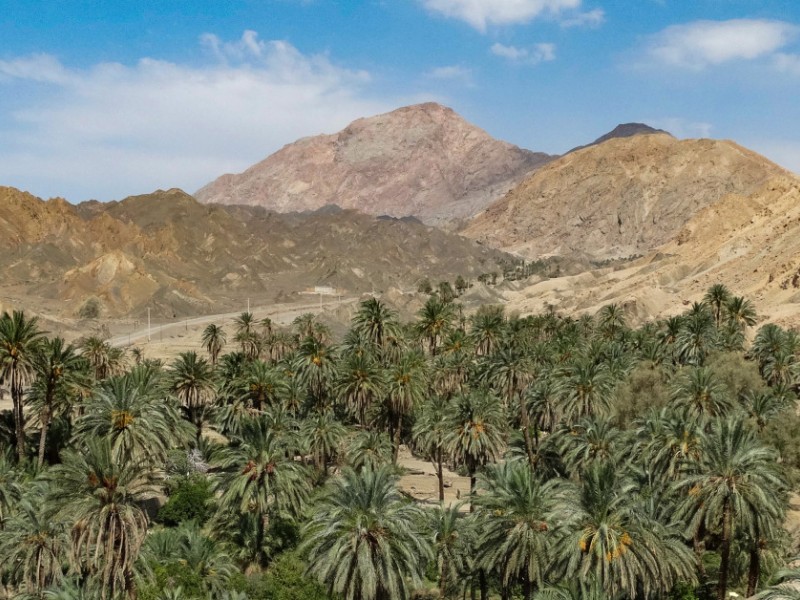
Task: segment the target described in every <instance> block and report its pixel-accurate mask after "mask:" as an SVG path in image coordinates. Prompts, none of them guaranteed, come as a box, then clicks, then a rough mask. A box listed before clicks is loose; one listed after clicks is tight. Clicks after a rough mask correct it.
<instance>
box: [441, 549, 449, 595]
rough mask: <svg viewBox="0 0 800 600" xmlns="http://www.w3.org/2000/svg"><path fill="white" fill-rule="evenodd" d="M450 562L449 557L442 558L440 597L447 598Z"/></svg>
mask: <svg viewBox="0 0 800 600" xmlns="http://www.w3.org/2000/svg"><path fill="white" fill-rule="evenodd" d="M448 570H449V569H448V564H447V559H446V558H442V569H441V571H440V572H439V597H440V598H447V571H448Z"/></svg>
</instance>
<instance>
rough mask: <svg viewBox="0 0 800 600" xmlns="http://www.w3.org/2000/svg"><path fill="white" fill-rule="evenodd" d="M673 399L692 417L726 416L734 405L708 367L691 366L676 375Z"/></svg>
mask: <svg viewBox="0 0 800 600" xmlns="http://www.w3.org/2000/svg"><path fill="white" fill-rule="evenodd" d="M672 400H673V403H674V406H676V407H677V408H680V409H682V410H685V411H686V412H687V414H688V415H691V416H692V417H705V418H709V417H724V416H725V415H727V414H728V413H729V412H730V411H731V410H732V409H733V406H734V405H733V402H732V401H731V399H730V398H729V397H728V395H727V394H726V390H725V388H724V387H723V385H722V383H721V382H720V381H719V380H718V379H717V377H716V375H715V374H714V372H713V371H712V370H711V369H709V368H708V367H695V368H691V369H689V370H688V371H687V372H686V373H685V374H684V375H682V376H679V377H676V378H675V381H674V383H673V386H672Z"/></svg>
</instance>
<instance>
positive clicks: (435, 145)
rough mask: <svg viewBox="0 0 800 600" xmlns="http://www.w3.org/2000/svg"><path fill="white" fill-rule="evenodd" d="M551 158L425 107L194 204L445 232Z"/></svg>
mask: <svg viewBox="0 0 800 600" xmlns="http://www.w3.org/2000/svg"><path fill="white" fill-rule="evenodd" d="M551 159H552V157H550V156H548V155H547V154H542V153H536V152H530V151H528V150H523V149H521V148H518V147H516V146H513V145H511V144H508V143H505V142H501V141H498V140H495V139H493V138H492V137H490V136H489V135H488V134H487V133H486V132H485V131H483V130H481V129H478V128H477V127H475V126H473V125H470V124H469V123H467V122H466V121H465V120H464V119H462V118H461V117H460V116H458V115H457V114H456V113H455V112H453V110H451V109H449V108H446V107H444V106H441V105H439V104H435V103H426V104H419V105H415V106H408V107H405V108H400V109H398V110H395V111H393V112H390V113H387V114H383V115H378V116H374V117H369V118H364V119H359V120H357V121H355V122H353V123H351V124H350V125H348V126H347V127H346V128H345V129H344V130H342V131H340V132H339V133H336V134H333V135H319V136H316V137H310V138H304V139H301V140H298V141H296V142H294V143H292V144H289V145H287V146H285V147H284V148H282V149H281V150H279V151H278V152H276V153H274V154H272V155H271V156H269V157H267V158H266V159H264V160H263V161H261V162H259V163H258V164H256V165H254V166H252V167H250V168H249V169H247V170H246V171H245V172H243V173H240V174H238V175H223V176H222V177H220V178H218V179H216V180H215V181H213V182H211V183H209V184H208V185H206V186H205V187H203V188H202V189H200V190H199V191H197V193H196V194H195V196H196V197H197V199H198V200H200V201H201V202H204V203H217V204H242V205H249V206H262V207H264V208H267V209H269V210H273V211H277V212H295V211H308V210H316V209H318V208H321V207H323V206H326V205H329V204H336V205H339V206H341V207H342V208H353V209H357V210H360V211H362V212H365V213H368V214H372V215H390V216H395V217H403V216H415V217H418V218H420V219H421V220H423V221H425V222H426V223H430V224H446V223H449V222H452V221H457V220H460V219H465V218H467V217H470V216H472V215H473V214H475V213H476V212H478V211H480V210H481V209H483V208H485V207H486V206H488V205H489V203H491V202H492V201H493V200H495V199H497V198H499V197H500V196H502V195H503V194H504V193H505V192H507V191H508V190H509V189H511V188H512V187H513V186H514V185H515V184H516V183H518V182H519V181H521V180H522V179H523V178H524V177H525V176H526V175H528V174H529V173H530V172H531V171H533V170H535V169H536V168H538V167H540V166H542V165H543V164H545V163H547V162H548V161H550V160H551Z"/></svg>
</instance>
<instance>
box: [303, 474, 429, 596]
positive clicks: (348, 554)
mask: <svg viewBox="0 0 800 600" xmlns="http://www.w3.org/2000/svg"><path fill="white" fill-rule="evenodd" d="M422 523H423V512H422V509H420V508H419V507H418V506H416V505H415V504H414V503H413V502H409V501H407V500H405V499H404V498H403V497H402V496H401V495H400V493H399V492H398V490H397V487H396V480H395V478H394V476H393V475H392V473H391V471H390V470H389V469H388V468H380V469H378V470H375V471H373V470H372V469H365V470H363V471H361V472H360V473H356V472H355V471H350V470H346V471H345V472H344V473H343V474H342V476H341V477H338V478H336V479H334V480H332V482H331V483H330V487H329V489H328V493H327V494H326V495H325V496H323V497H322V498H321V499H320V501H319V503H318V504H317V506H316V509H315V511H314V515H313V516H312V517H311V521H310V522H309V523H308V524H307V525H306V526H305V528H304V530H303V537H304V541H303V544H302V546H301V551H303V552H306V553H307V554H308V572H309V573H311V574H314V575H316V577H317V578H318V579H319V580H320V581H321V582H322V583H323V584H325V585H326V586H327V587H328V591H329V594H331V595H333V594H336V595H337V597H340V598H342V599H343V600H405V599H406V598H408V597H409V596H410V591H411V590H412V589H413V588H414V587H415V586H417V585H419V584H420V583H421V581H422V576H423V571H424V568H425V564H426V563H427V561H428V560H429V559H431V558H432V552H431V546H430V544H429V542H428V541H427V537H426V536H425V535H424V534H423V531H422V530H421V527H422Z"/></svg>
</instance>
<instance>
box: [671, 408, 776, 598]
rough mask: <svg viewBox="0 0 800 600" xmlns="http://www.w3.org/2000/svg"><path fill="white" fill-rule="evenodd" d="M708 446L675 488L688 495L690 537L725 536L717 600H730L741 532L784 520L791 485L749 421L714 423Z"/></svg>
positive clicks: (684, 508)
mask: <svg viewBox="0 0 800 600" xmlns="http://www.w3.org/2000/svg"><path fill="white" fill-rule="evenodd" d="M703 441H704V443H703V452H702V453H701V454H700V456H699V458H698V459H697V460H695V461H692V462H691V463H689V465H688V468H687V472H686V474H685V476H684V477H682V478H681V479H680V481H679V482H678V483H677V484H676V490H678V491H679V492H680V493H681V494H682V495H683V501H682V502H681V504H680V505H679V515H681V516H683V517H684V518H685V519H686V522H687V523H688V531H689V533H690V534H691V535H694V534H695V533H696V532H697V531H698V530H699V529H700V528H701V527H702V528H704V529H705V530H706V531H717V532H720V535H721V540H720V567H719V584H718V586H717V598H718V599H719V600H725V599H726V598H727V590H728V577H729V572H730V554H731V544H732V542H733V539H734V536H735V535H736V530H737V529H738V530H742V531H744V532H753V529H754V526H755V525H756V522H757V519H758V517H759V516H760V515H768V516H771V517H774V518H776V519H778V518H780V516H781V510H782V506H783V503H782V501H781V498H782V496H783V494H784V493H785V491H786V489H787V484H786V481H785V480H784V478H783V475H782V473H781V471H780V469H779V465H778V462H777V456H776V453H775V451H774V450H772V449H770V448H768V447H766V446H763V445H762V444H761V443H760V442H759V441H758V439H757V437H756V435H755V434H754V433H753V431H751V430H750V429H749V428H748V427H747V425H746V423H745V422H744V420H742V419H723V420H716V421H714V422H713V423H712V424H711V429H710V431H709V432H708V434H707V435H706V436H705V438H704V440H703Z"/></svg>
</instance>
